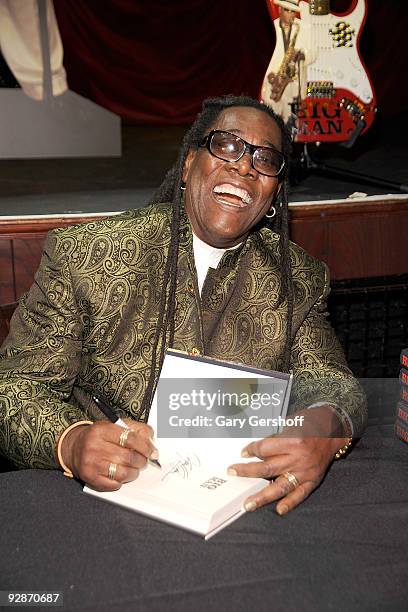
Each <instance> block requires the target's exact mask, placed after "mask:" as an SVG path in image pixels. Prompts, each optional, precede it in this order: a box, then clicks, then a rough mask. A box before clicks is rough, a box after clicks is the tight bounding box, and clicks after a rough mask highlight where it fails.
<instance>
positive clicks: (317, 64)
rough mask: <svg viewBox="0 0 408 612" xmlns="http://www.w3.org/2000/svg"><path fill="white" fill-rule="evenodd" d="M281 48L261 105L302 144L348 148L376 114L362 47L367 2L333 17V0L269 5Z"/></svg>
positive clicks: (356, 1)
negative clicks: (334, 144)
mask: <svg viewBox="0 0 408 612" xmlns="http://www.w3.org/2000/svg"><path fill="white" fill-rule="evenodd" d="M267 1H268V8H269V12H270V14H271V17H272V18H273V23H274V26H275V31H276V41H277V42H276V47H275V51H274V54H273V56H272V59H271V61H270V64H269V66H268V69H267V71H266V74H265V78H264V81H263V84H262V91H261V96H260V97H261V100H262V102H264V103H265V104H268V105H269V106H271V107H272V108H273V109H274V110H275V112H277V113H278V114H280V115H281V116H282V117H283V119H284V120H285V121H286V122H289V125H290V126H291V127H292V128H293V132H294V139H295V141H297V142H346V141H347V142H348V143H352V142H354V140H355V139H356V138H357V136H358V135H359V134H361V133H363V132H365V131H366V130H367V129H368V128H369V127H370V125H371V124H372V122H373V120H374V117H375V112H376V100H375V95H374V91H373V88H372V85H371V82H370V79H369V76H368V74H367V72H366V69H365V67H364V65H363V63H362V60H361V57H360V54H359V48H358V42H359V37H360V33H361V30H362V27H363V24H364V21H365V17H366V11H367V6H366V1H365V0H351V10H350V12H349V13H343V14H333V13H331V12H330V2H329V0H310V2H306V1H304V0H300V1H299V0H267Z"/></svg>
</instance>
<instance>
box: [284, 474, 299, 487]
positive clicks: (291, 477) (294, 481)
mask: <svg viewBox="0 0 408 612" xmlns="http://www.w3.org/2000/svg"><path fill="white" fill-rule="evenodd" d="M282 476H283V477H284V478H286V480H287V481H288V482H289V483H290V484H291V485H292V487H293V489H296V488H297V487H298V486H299V484H300V483H299V481H298V479H297V478H296V476H295V475H294V474H292V473H291V472H284V473H283V474H282Z"/></svg>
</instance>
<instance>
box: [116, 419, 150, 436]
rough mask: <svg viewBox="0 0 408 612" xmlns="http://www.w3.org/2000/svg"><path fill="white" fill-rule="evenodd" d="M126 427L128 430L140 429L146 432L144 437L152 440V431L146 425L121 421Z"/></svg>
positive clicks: (127, 420) (133, 421)
mask: <svg viewBox="0 0 408 612" xmlns="http://www.w3.org/2000/svg"><path fill="white" fill-rule="evenodd" d="M123 420H124V422H125V423H126V425H127V426H128V427H129V428H130V429H138V428H139V429H140V431H141V432H142V431H143V430H144V431H146V435H147V437H148V438H154V429H153V427H151V426H150V425H149V424H148V423H141V422H140V421H135V420H134V419H123Z"/></svg>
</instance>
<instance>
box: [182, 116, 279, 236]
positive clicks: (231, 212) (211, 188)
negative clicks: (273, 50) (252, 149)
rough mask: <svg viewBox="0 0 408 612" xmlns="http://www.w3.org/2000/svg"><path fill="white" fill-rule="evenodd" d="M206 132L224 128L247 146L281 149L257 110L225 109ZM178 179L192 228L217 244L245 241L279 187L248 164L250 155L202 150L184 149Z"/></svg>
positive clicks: (272, 128)
mask: <svg viewBox="0 0 408 612" xmlns="http://www.w3.org/2000/svg"><path fill="white" fill-rule="evenodd" d="M210 130H225V131H226V132H230V133H232V134H236V135H237V136H240V137H241V138H243V139H244V140H246V141H247V142H249V143H251V144H254V145H259V146H263V147H275V148H277V149H279V150H281V132H280V128H279V127H278V125H277V124H276V123H275V121H274V120H273V119H272V117H270V116H269V115H267V114H266V113H264V112H263V111H260V110H258V109H256V108H251V107H245V106H242V107H241V106H236V107H231V108H227V109H225V110H223V111H222V112H221V113H220V114H219V116H218V117H217V119H216V121H215V122H214V124H213V125H212V126H211V127H210V128H209V129H208V130H207V132H209V131H210ZM183 178H184V180H185V182H186V191H185V209H186V212H187V215H188V218H189V220H190V223H191V225H192V228H193V231H194V233H195V234H196V235H197V236H198V237H199V238H200V239H201V240H203V241H204V242H206V243H207V244H210V245H211V246H214V247H218V248H229V247H232V246H234V245H236V244H238V243H240V242H242V241H243V240H245V238H246V237H247V236H248V234H249V232H250V231H251V229H252V228H253V227H254V226H255V225H257V223H259V221H260V220H261V219H262V217H263V216H264V215H265V214H266V213H267V212H268V210H269V209H270V208H271V206H272V205H273V202H274V200H275V198H276V195H277V194H278V191H279V188H280V183H279V180H278V178H277V177H270V176H265V175H263V174H260V173H259V172H258V171H257V170H255V169H254V168H253V167H252V164H251V155H250V154H249V153H245V154H244V155H243V157H241V159H240V160H238V161H236V162H228V161H223V160H221V159H218V158H217V157H214V156H213V155H211V153H210V152H209V151H208V150H207V149H205V148H199V149H191V150H190V151H189V153H188V155H187V158H186V162H185V166H184V175H183Z"/></svg>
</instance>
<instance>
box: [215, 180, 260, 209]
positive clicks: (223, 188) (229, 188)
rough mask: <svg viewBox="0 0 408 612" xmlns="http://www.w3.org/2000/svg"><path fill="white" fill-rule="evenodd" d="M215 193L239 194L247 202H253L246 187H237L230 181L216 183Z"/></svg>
mask: <svg viewBox="0 0 408 612" xmlns="http://www.w3.org/2000/svg"><path fill="white" fill-rule="evenodd" d="M214 193H229V194H231V195H235V196H238V197H239V198H241V200H242V201H243V202H244V203H245V204H251V203H252V197H251V196H250V194H249V193H248V191H247V190H246V189H241V188H240V187H235V185H230V184H229V183H223V184H222V185H216V186H215V187H214Z"/></svg>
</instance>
